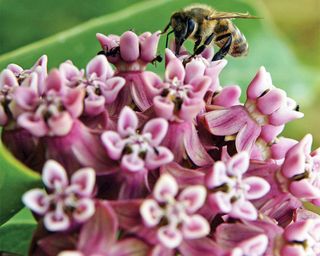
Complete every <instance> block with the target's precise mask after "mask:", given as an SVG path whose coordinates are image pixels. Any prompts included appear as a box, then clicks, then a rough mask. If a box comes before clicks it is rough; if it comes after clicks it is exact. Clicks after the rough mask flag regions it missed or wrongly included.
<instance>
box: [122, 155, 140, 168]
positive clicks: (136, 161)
mask: <svg viewBox="0 0 320 256" xmlns="http://www.w3.org/2000/svg"><path fill="white" fill-rule="evenodd" d="M121 168H122V169H123V170H126V171H130V172H139V171H144V161H143V160H142V159H141V158H140V157H139V156H137V155H136V154H130V155H124V156H123V157H122V159H121Z"/></svg>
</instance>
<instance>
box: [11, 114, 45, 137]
mask: <svg viewBox="0 0 320 256" xmlns="http://www.w3.org/2000/svg"><path fill="white" fill-rule="evenodd" d="M17 123H18V124H19V125H20V126H21V127H22V128H24V129H26V130H27V131H28V132H30V133H31V134H32V135H34V136H36V137H42V136H45V135H46V134H47V133H48V127H47V125H46V123H45V122H44V120H43V119H42V118H41V117H37V116H35V115H33V114H32V113H23V114H21V115H20V116H19V117H18V119H17Z"/></svg>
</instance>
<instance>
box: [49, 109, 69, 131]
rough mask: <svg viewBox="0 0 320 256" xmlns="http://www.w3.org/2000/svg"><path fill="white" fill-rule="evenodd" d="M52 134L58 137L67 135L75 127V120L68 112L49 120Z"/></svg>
mask: <svg viewBox="0 0 320 256" xmlns="http://www.w3.org/2000/svg"><path fill="white" fill-rule="evenodd" d="M48 126H49V129H50V132H51V133H52V134H53V135H56V136H64V135H67V134H68V133H69V132H70V131H71V129H72V126H73V119H72V117H71V116H70V114H69V113H68V112H61V113H59V114H58V115H56V116H52V117H50V118H49V119H48Z"/></svg>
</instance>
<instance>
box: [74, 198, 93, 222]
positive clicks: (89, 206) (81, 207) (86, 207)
mask: <svg viewBox="0 0 320 256" xmlns="http://www.w3.org/2000/svg"><path fill="white" fill-rule="evenodd" d="M94 212H95V206H94V201H93V200H92V199H91V198H83V199H80V200H79V201H78V202H77V205H76V210H75V211H74V212H73V214H72V216H73V218H74V219H75V220H76V221H78V222H80V223H83V222H85V221H86V220H88V219H89V218H90V217H91V216H92V215H93V214H94Z"/></svg>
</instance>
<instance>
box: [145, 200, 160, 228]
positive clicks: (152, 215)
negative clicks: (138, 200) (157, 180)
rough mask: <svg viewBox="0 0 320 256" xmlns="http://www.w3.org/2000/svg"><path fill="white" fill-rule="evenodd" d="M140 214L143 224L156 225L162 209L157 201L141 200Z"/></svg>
mask: <svg viewBox="0 0 320 256" xmlns="http://www.w3.org/2000/svg"><path fill="white" fill-rule="evenodd" d="M140 214H141V216H142V218H143V221H144V224H145V225H146V226H148V227H154V226H156V225H157V224H158V223H159V222H160V220H161V218H162V216H163V212H162V209H161V208H160V207H159V205H158V203H157V202H156V201H155V200H152V199H147V200H144V201H143V203H142V204H141V206H140Z"/></svg>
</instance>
